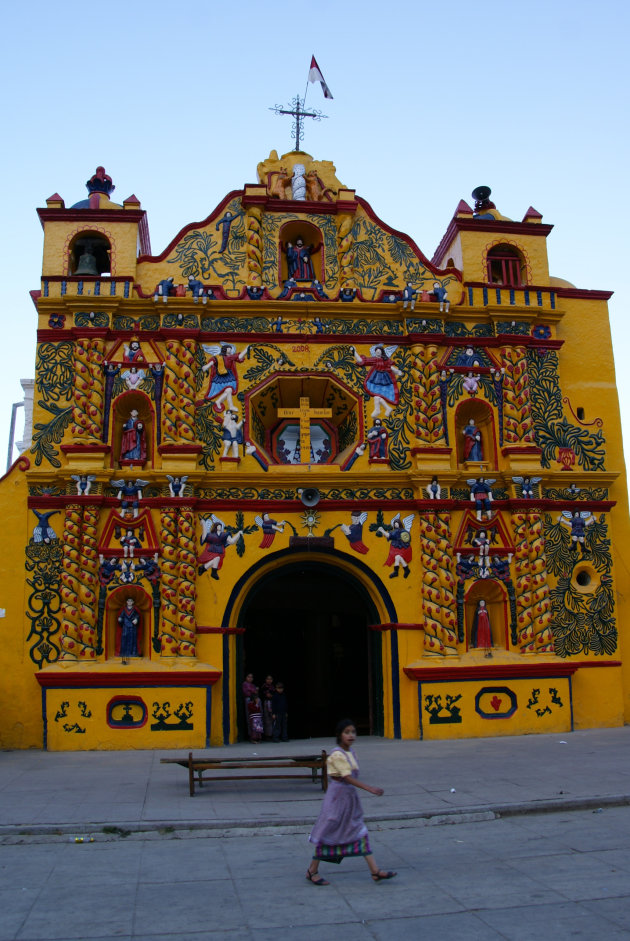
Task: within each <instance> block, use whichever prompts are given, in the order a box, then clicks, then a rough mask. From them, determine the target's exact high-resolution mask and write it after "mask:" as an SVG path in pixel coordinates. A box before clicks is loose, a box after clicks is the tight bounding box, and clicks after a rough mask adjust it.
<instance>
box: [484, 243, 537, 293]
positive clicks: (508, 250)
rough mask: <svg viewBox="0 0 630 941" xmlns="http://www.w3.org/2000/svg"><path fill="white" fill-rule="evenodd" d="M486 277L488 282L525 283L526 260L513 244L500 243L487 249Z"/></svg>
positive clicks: (497, 283) (503, 283)
mask: <svg viewBox="0 0 630 941" xmlns="http://www.w3.org/2000/svg"><path fill="white" fill-rule="evenodd" d="M486 277H487V279H488V283H489V284H496V285H505V286H506V287H520V286H521V285H525V284H527V262H526V260H525V257H524V255H523V253H522V252H521V251H520V250H519V249H518V248H516V246H514V245H510V244H508V243H501V244H499V245H494V246H493V247H492V248H491V249H489V250H488V254H487V256H486Z"/></svg>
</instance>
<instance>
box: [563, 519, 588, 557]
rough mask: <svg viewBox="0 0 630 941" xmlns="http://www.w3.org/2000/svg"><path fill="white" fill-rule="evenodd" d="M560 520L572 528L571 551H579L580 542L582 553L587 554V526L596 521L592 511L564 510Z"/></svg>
mask: <svg viewBox="0 0 630 941" xmlns="http://www.w3.org/2000/svg"><path fill="white" fill-rule="evenodd" d="M560 522H561V523H562V524H563V525H564V526H567V527H568V528H569V529H570V530H571V551H572V552H577V549H578V544H579V546H580V551H581V553H582V555H585V545H584V540H585V537H586V527H587V526H592V525H593V523H594V522H595V517H594V516H593V514H592V513H591V511H590V510H581V511H580V510H563V511H562V514H561V516H560Z"/></svg>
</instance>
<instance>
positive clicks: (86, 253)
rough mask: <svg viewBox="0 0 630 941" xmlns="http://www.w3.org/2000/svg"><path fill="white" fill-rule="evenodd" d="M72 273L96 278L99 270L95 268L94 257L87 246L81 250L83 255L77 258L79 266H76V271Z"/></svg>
mask: <svg viewBox="0 0 630 941" xmlns="http://www.w3.org/2000/svg"><path fill="white" fill-rule="evenodd" d="M74 273H75V274H84V275H92V276H94V275H96V276H98V274H99V270H98V268H97V267H96V255H95V254H94V252H93V251H92V249H91V247H90V246H89V245H86V246H85V248H84V249H83V254H82V255H81V257H80V258H79V264H78V265H77V269H76V271H75V272H74Z"/></svg>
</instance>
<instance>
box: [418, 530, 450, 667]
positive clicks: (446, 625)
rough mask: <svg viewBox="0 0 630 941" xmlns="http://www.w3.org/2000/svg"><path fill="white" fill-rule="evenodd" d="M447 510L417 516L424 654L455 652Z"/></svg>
mask: <svg viewBox="0 0 630 941" xmlns="http://www.w3.org/2000/svg"><path fill="white" fill-rule="evenodd" d="M449 524H450V517H449V514H446V513H444V514H439V513H427V514H425V515H424V516H421V517H420V552H421V556H422V571H423V574H422V618H423V621H424V647H425V651H426V653H427V655H429V656H430V655H433V656H440V657H445V656H452V657H453V656H457V620H456V616H455V594H454V591H453V586H454V581H453V575H452V573H451V554H452V546H451V537H450V525H449Z"/></svg>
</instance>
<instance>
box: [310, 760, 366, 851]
mask: <svg viewBox="0 0 630 941" xmlns="http://www.w3.org/2000/svg"><path fill="white" fill-rule="evenodd" d="M309 841H310V842H311V843H314V844H315V852H314V854H313V859H320V860H322V861H323V862H327V863H340V862H341V860H342V859H343V857H344V856H367V855H369V854H371V852H372V850H371V849H370V842H369V837H368V831H367V827H366V825H365V822H364V820H363V808H362V807H361V801H360V800H359V795H358V794H357V790H356V788H355V787H354V786H353V785H352V784H346V783H344V781H343V779H342V780H341V781H336V780H335V779H334V778H328V790H327V791H326V795H325V797H324V801H323V803H322V809H321V810H320V812H319V817H318V818H317V820H316V821H315V825H314V827H313V829H312V830H311V835H310V836H309Z"/></svg>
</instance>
